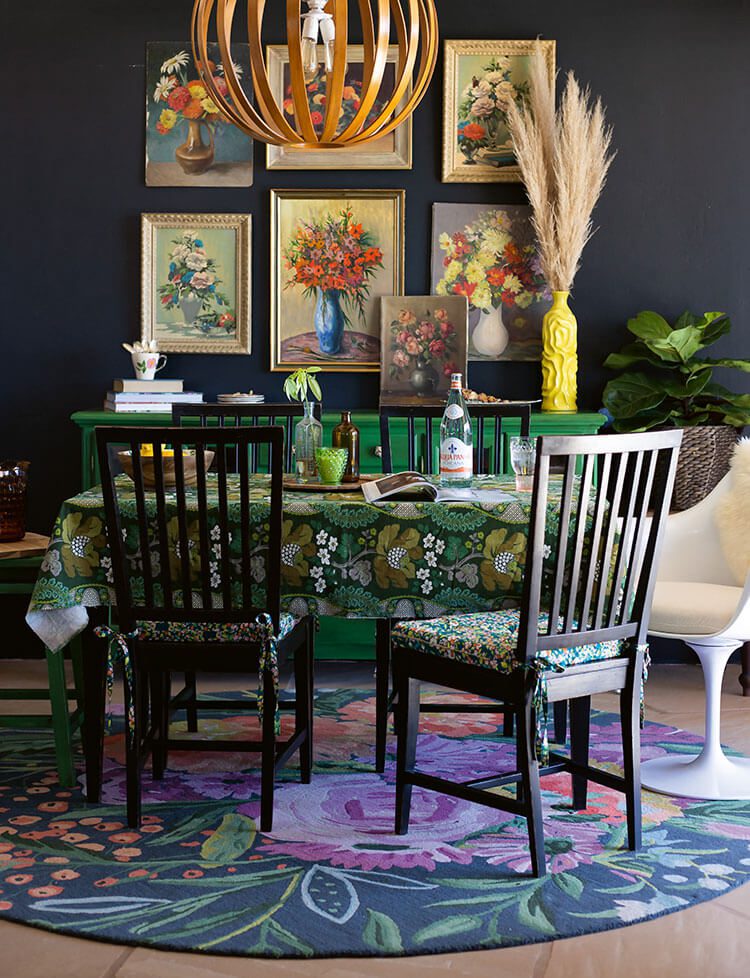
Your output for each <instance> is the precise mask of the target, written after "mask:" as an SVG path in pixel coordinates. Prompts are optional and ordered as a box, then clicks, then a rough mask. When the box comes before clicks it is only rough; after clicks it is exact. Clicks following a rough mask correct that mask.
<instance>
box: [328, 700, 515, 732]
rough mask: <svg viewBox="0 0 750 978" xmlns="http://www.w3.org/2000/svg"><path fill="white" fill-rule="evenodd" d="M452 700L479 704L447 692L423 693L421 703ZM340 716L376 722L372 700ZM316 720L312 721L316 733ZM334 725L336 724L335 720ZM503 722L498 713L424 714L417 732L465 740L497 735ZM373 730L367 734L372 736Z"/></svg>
mask: <svg viewBox="0 0 750 978" xmlns="http://www.w3.org/2000/svg"><path fill="white" fill-rule="evenodd" d="M452 698H455V699H456V701H457V702H461V703H481V702H483V701H482V699H481V697H479V696H467V695H463V696H458V697H451V696H450V694H447V693H425V694H423V696H422V703H424V704H429V703H430V701H432V702H434V703H445V702H447V701H448V700H450V699H452ZM339 716H340V717H341V718H342V719H343V720H362V721H365V722H367V723H369V724H374V723H375V697H374V696H371V697H369V698H368V699H365V700H354V701H353V702H352V703H349V704H347V705H346V706H344V707H342V709H341V712H340V714H339ZM318 722H319V721H318V720H316V721H315V729H316V734H317V727H318ZM333 722H334V725H335V721H333ZM501 723H502V717H501V715H500V714H491V713H486V714H482V713H423V714H422V715H421V716H420V718H419V731H420V733H434V734H442V735H443V736H444V737H467V736H469V734H490V735H493V734H497V732H498V724H501ZM372 735H373V731H371V732H370V736H371V737H372Z"/></svg>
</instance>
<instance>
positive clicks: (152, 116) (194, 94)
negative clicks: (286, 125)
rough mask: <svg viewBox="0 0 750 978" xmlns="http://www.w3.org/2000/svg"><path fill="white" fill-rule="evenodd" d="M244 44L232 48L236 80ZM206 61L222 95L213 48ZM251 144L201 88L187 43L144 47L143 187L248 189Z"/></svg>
mask: <svg viewBox="0 0 750 978" xmlns="http://www.w3.org/2000/svg"><path fill="white" fill-rule="evenodd" d="M248 52H249V46H248V45H247V44H236V45H233V46H232V54H233V55H234V56H235V58H236V59H237V64H236V65H235V67H236V69H237V70H238V71H239V72H240V78H241V79H245V78H247V77H248V73H249V70H250V65H249V53H248ZM209 54H210V56H211V58H212V59H213V60H212V61H210V62H209V63H208V67H209V69H210V71H211V73H212V77H213V79H214V82H215V83H216V86H217V88H218V90H219V91H220V92H221V93H222V94H223V95H226V94H227V83H226V81H225V78H224V66H223V64H222V63H221V57H220V53H219V46H218V44H211V45H209ZM252 182H253V144H252V140H251V139H250V138H249V137H248V136H246V135H244V133H242V132H240V130H239V129H237V128H236V127H235V126H233V125H231V124H230V123H229V122H228V121H227V119H225V118H224V116H223V115H222V114H221V112H220V110H219V107H218V106H217V105H216V103H215V102H214V101H213V99H212V98H211V97H210V95H209V93H208V92H207V91H206V88H205V86H204V85H203V83H202V81H201V78H200V75H199V73H198V69H197V67H196V65H195V62H194V61H193V55H192V51H191V48H190V42H189V41H185V42H182V43H179V42H171V41H149V42H148V43H147V45H146V185H147V186H149V187H249V186H250V185H251V184H252Z"/></svg>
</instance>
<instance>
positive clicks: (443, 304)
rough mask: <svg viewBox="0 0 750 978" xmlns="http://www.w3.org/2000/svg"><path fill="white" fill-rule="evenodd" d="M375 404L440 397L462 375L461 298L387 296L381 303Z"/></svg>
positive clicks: (464, 309) (464, 318) (463, 302)
mask: <svg viewBox="0 0 750 978" xmlns="http://www.w3.org/2000/svg"><path fill="white" fill-rule="evenodd" d="M381 327H382V329H381V346H382V351H383V352H382V358H383V361H382V368H381V371H380V396H381V399H387V398H391V397H399V398H401V397H404V396H406V397H412V396H414V397H419V398H424V397H432V396H445V395H446V394H447V392H448V390H449V389H450V379H451V374H453V373H461V374H463V375H464V377H465V376H466V342H467V335H466V330H467V302H466V299H465V298H464V297H463V296H445V297H442V296H440V297H436V296H429V295H428V296H411V295H410V296H388V297H386V298H384V299H383V300H382V303H381Z"/></svg>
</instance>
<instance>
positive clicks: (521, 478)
mask: <svg viewBox="0 0 750 978" xmlns="http://www.w3.org/2000/svg"><path fill="white" fill-rule="evenodd" d="M535 461H536V438H511V439H510V464H511V465H512V467H513V471H514V472H515V474H516V489H517V490H518V491H519V492H531V490H532V489H533V488H534V463H535Z"/></svg>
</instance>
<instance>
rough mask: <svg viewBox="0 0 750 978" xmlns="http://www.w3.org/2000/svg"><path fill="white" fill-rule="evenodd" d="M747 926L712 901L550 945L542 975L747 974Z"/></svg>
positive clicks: (723, 977)
mask: <svg viewBox="0 0 750 978" xmlns="http://www.w3.org/2000/svg"><path fill="white" fill-rule="evenodd" d="M749 955H750V928H744V927H742V925H741V923H740V924H739V925H738V918H737V915H736V914H734V913H732V912H731V911H729V910H725V909H724V908H722V907H721V906H719V905H717V903H716V902H715V901H714V902H711V903H707V904H702V905H701V906H699V907H691V908H690V909H688V910H683V911H682V912H680V913H675V914H669V915H668V916H666V917H662V918H660V919H658V920H652V921H648V922H647V923H644V924H636V925H634V926H632V927H622V928H619V929H618V930H615V931H610V932H608V933H603V934H591V935H589V936H587V937H579V938H574V939H571V940H566V941H556V942H555V944H554V945H553V947H552V955H551V957H550V961H549V965H548V966H547V970H546V972H545V973H544V978H573V976H575V978H636V976H637V978H746V976H747V974H748V967H749V966H748V956H749Z"/></svg>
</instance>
